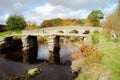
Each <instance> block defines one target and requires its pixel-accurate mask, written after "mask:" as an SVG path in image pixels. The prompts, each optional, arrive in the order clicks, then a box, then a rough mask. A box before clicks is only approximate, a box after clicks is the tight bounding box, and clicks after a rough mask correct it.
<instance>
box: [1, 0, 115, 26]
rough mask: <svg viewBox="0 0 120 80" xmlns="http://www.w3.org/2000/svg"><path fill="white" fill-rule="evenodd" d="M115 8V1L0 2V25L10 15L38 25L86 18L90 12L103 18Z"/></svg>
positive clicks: (20, 0) (32, 0)
mask: <svg viewBox="0 0 120 80" xmlns="http://www.w3.org/2000/svg"><path fill="white" fill-rule="evenodd" d="M116 7H117V0H0V24H5V21H6V20H7V18H8V17H9V16H10V15H12V14H20V15H23V16H24V18H25V20H26V21H34V22H37V24H40V23H41V22H42V21H43V20H45V19H51V18H76V19H82V18H86V17H87V16H88V14H89V13H90V12H91V11H92V10H96V9H99V10H102V12H103V13H104V14H105V16H107V15H109V14H110V13H112V12H113V11H114V10H115V8H116Z"/></svg>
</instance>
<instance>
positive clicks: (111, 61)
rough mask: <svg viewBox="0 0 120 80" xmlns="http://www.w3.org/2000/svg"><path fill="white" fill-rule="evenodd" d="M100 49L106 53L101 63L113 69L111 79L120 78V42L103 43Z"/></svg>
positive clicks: (119, 79) (118, 79) (117, 79)
mask: <svg viewBox="0 0 120 80" xmlns="http://www.w3.org/2000/svg"><path fill="white" fill-rule="evenodd" d="M99 50H100V51H101V52H102V53H103V54H104V56H103V58H102V62H101V64H102V65H105V66H107V68H108V69H110V70H111V77H110V80H120V77H119V75H120V42H113V41H109V42H104V43H101V44H99Z"/></svg>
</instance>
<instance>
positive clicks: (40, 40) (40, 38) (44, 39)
mask: <svg viewBox="0 0 120 80" xmlns="http://www.w3.org/2000/svg"><path fill="white" fill-rule="evenodd" d="M37 40H38V44H46V43H47V40H48V36H38V37H37Z"/></svg>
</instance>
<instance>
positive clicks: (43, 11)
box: [26, 3, 89, 24]
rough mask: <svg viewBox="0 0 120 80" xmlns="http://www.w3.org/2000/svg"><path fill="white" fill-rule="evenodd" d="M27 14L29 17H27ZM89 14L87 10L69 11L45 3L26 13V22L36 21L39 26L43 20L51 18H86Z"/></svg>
mask: <svg viewBox="0 0 120 80" xmlns="http://www.w3.org/2000/svg"><path fill="white" fill-rule="evenodd" d="M28 14H29V15H28ZM88 14H89V11H87V10H75V11H71V10H70V9H69V8H65V7H62V6H53V5H51V4H48V3H46V4H45V5H44V6H38V7H36V8H35V9H33V10H31V11H28V13H27V15H26V20H27V21H29V20H31V21H37V23H38V24H40V23H41V22H42V21H43V20H45V19H51V18H78V19H79V18H86V17H87V16H88Z"/></svg>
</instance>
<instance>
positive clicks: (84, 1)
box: [44, 0, 117, 10]
mask: <svg viewBox="0 0 120 80" xmlns="http://www.w3.org/2000/svg"><path fill="white" fill-rule="evenodd" d="M44 2H49V3H50V4H52V5H61V6H63V7H66V8H70V9H73V10H78V9H88V10H92V9H97V8H105V7H106V6H107V5H109V4H114V3H115V2H117V0H69V1H66V0H44Z"/></svg>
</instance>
